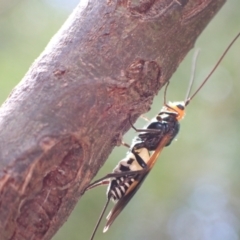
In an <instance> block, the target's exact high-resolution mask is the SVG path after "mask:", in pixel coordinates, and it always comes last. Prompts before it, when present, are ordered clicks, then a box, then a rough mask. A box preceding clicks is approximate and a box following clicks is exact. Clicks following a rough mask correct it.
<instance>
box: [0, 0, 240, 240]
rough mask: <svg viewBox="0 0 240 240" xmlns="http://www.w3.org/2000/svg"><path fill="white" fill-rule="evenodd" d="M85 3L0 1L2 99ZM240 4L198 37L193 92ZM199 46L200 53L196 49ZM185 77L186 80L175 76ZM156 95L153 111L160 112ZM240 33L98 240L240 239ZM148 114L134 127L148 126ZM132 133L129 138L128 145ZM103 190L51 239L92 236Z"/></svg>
mask: <svg viewBox="0 0 240 240" xmlns="http://www.w3.org/2000/svg"><path fill="white" fill-rule="evenodd" d="M77 4H78V1H77V0H2V1H0V69H1V71H0V102H1V103H2V102H3V101H4V100H5V99H6V98H7V96H8V95H9V93H10V92H11V90H12V88H13V87H14V86H15V85H16V84H17V83H18V82H19V81H20V80H21V78H22V77H23V76H24V74H25V73H26V71H27V70H28V68H29V66H30V65H31V63H32V62H33V61H34V59H35V58H37V57H38V55H39V54H40V53H41V52H42V50H43V49H44V47H45V46H46V45H47V43H48V42H49V40H50V39H51V37H52V36H53V35H54V34H55V33H56V32H57V31H58V29H59V28H60V27H61V25H62V24H63V22H64V21H65V20H66V19H67V17H68V15H69V14H70V13H71V11H72V10H73V9H74V7H75V6H76V5H77ZM239 9H240V1H239V0H229V1H227V3H226V4H225V6H224V7H223V8H222V10H221V11H220V12H219V13H218V14H217V16H216V17H215V18H214V19H213V20H212V22H211V23H210V24H209V25H208V27H207V28H206V29H205V30H204V32H203V33H202V35H201V36H200V38H199V39H198V41H197V43H196V47H197V48H200V49H201V52H200V57H199V59H198V62H197V77H196V81H195V85H194V88H196V87H197V86H198V85H199V83H200V82H201V81H202V80H203V79H204V77H205V76H206V74H207V73H208V72H209V71H210V70H211V68H212V67H213V65H214V64H215V63H216V62H217V60H218V59H219V57H220V55H221V54H222V52H223V51H224V50H225V48H226V46H227V45H228V44H229V42H230V41H231V40H232V39H233V37H235V35H236V34H237V33H238V32H239V31H240V11H239ZM193 51H194V50H193ZM193 51H191V52H190V53H189V54H188V56H187V57H186V59H185V60H184V61H183V62H182V64H181V65H180V67H179V69H178V70H177V72H176V73H175V74H174V76H173V77H172V79H171V84H170V86H169V88H168V93H167V98H168V99H169V100H171V101H176V100H177V101H178V100H183V99H184V97H185V93H186V89H187V87H188V82H189V77H190V69H191V64H192V55H193ZM178 80H179V81H178ZM162 103H163V96H162V93H160V94H159V95H158V96H157V97H156V98H155V100H154V104H153V106H152V109H151V111H150V112H148V113H146V116H147V117H149V118H152V117H153V116H154V115H155V114H156V113H157V112H158V111H159V110H160V108H161V106H162ZM239 104H240V39H239V40H238V41H237V43H235V45H234V46H233V47H232V49H231V50H230V52H229V53H228V54H227V56H226V57H225V59H224V61H223V62H222V63H221V65H220V66H219V68H218V70H217V71H216V73H215V74H214V76H213V77H212V78H211V80H210V81H209V82H208V84H207V85H206V86H205V87H204V88H203V89H202V91H201V92H200V93H199V94H198V95H197V97H196V98H195V99H194V100H193V101H192V103H191V104H190V105H189V107H188V109H187V115H186V117H185V119H184V120H183V121H182V123H181V131H180V134H179V135H178V137H177V141H174V142H173V143H172V144H171V146H169V147H168V148H166V149H165V150H164V152H163V154H162V155H161V157H160V159H159V161H158V163H157V164H156V166H155V168H154V169H153V171H152V172H151V174H150V175H149V176H148V178H147V179H146V181H145V182H144V184H143V186H142V187H141V189H140V190H139V192H138V193H137V194H136V196H135V197H134V198H133V199H132V201H131V202H130V203H129V205H128V206H127V207H126V208H125V209H124V211H123V212H122V213H121V214H120V216H119V218H118V219H117V220H116V222H115V223H114V224H113V226H112V227H111V228H110V230H109V231H108V232H107V233H105V234H103V233H102V228H103V224H104V222H105V220H103V223H102V224H101V226H100V229H99V231H98V232H97V235H96V239H98V240H101V239H105V240H108V239H109V240H110V239H114V240H120V239H138V240H146V239H151V240H157V239H161V240H238V239H240V224H239V223H240V176H239V172H240V160H239V156H240V146H239V139H240V136H239V135H240V123H239V119H240V109H239ZM144 124H146V123H145V122H144V120H142V119H139V120H138V122H137V123H136V124H135V125H136V126H137V127H142V126H143V125H144ZM133 136H134V131H132V130H130V131H129V132H128V133H127V134H126V136H124V140H125V141H126V142H131V139H132V138H133ZM125 154H126V149H125V148H124V147H116V148H115V149H114V151H113V152H112V154H111V155H110V157H109V159H108V161H107V163H106V164H105V165H104V166H103V167H102V169H101V171H100V172H99V174H98V177H100V176H103V175H105V174H106V173H108V172H111V171H112V169H113V168H114V167H115V165H116V164H117V162H118V161H119V160H121V159H122V158H123V157H124V156H125ZM105 192H106V189H105V188H104V187H100V188H99V189H94V190H92V191H89V192H87V193H86V194H85V195H84V196H83V198H82V199H81V201H80V202H79V203H78V205H77V207H76V208H75V210H74V211H73V213H72V214H71V216H70V218H69V219H68V221H67V222H66V223H65V224H64V226H63V227H62V228H61V229H60V230H59V232H58V233H57V234H56V235H55V237H54V238H53V239H54V240H65V239H71V240H80V239H83V240H85V239H89V237H90V235H91V232H92V230H93V227H94V226H95V224H96V221H97V219H98V216H99V214H100V212H101V209H102V207H103V205H104V203H105V201H106V195H105Z"/></svg>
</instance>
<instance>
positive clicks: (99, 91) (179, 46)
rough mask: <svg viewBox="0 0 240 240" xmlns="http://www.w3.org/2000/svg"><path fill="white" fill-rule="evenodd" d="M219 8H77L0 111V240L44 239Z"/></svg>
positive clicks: (150, 0)
mask: <svg viewBox="0 0 240 240" xmlns="http://www.w3.org/2000/svg"><path fill="white" fill-rule="evenodd" d="M224 2H225V0H204V1H199V0H191V1H188V0H141V1H140V0H137V1H131V0H108V1H107V0H104V1H99V0H91V1H89V2H88V3H87V4H84V3H80V5H79V6H78V7H77V8H76V10H75V11H74V12H73V13H72V15H71V16H70V17H69V19H68V20H67V21H66V23H65V24H64V26H63V27H62V28H61V29H60V31H59V32H58V33H57V34H56V35H55V36H54V38H53V39H52V40H51V41H50V43H49V45H48V46H47V48H46V49H45V50H44V52H43V53H42V54H41V56H40V57H39V58H38V59H37V60H36V61H35V62H34V63H33V65H32V66H31V68H30V70H29V72H28V73H27V74H26V75H25V77H24V78H23V80H22V81H21V82H20V84H19V85H18V86H17V87H16V88H15V89H14V90H13V92H12V93H11V95H10V96H9V98H8V99H7V100H6V102H5V103H4V104H3V106H2V107H1V109H0V129H1V130H0V131H1V135H0V194H1V205H0V234H1V240H5V239H11V240H27V239H34V240H39V239H41V240H43V239H44V240H47V239H51V237H52V236H53V235H54V234H55V232H56V231H57V230H58V229H59V227H60V226H61V225H62V224H63V223H64V222H65V221H66V219H67V217H68V216H69V214H70V213H71V211H72V210H73V208H74V206H75V204H76V203H77V201H78V200H79V198H80V196H81V194H82V192H83V190H84V188H85V187H86V186H87V185H88V184H89V182H90V181H91V179H92V178H93V177H94V176H95V174H96V172H97V171H98V170H99V168H100V167H101V166H102V165H103V163H104V162H105V160H106V159H107V157H108V155H109V154H110V152H111V151H112V149H113V147H114V146H115V145H116V144H118V143H119V139H121V136H122V135H123V134H124V133H125V132H126V131H127V130H128V129H129V128H130V124H129V121H128V118H129V115H131V117H132V119H133V120H135V119H136V118H137V117H139V115H140V114H142V113H144V112H146V111H147V110H148V109H149V107H150V105H151V103H152V100H153V97H154V95H155V94H157V92H158V91H159V90H160V89H161V87H162V86H163V85H164V84H165V83H166V81H168V80H169V79H170V77H171V76H172V74H173V72H174V71H175V70H176V68H177V67H178V65H179V63H180V62H181V60H182V59H183V58H184V56H185V55H186V54H187V52H188V51H189V50H190V49H191V48H192V47H193V45H194V42H195V41H196V38H197V37H198V36H199V34H200V33H201V32H202V30H203V29H204V28H205V27H206V25H207V24H208V23H209V21H210V20H211V19H212V17H213V16H214V15H215V14H216V13H217V11H218V10H219V8H220V7H221V6H222V5H223V4H224ZM79 217H81V216H79ZM86 224H87V223H86Z"/></svg>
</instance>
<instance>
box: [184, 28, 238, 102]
mask: <svg viewBox="0 0 240 240" xmlns="http://www.w3.org/2000/svg"><path fill="white" fill-rule="evenodd" d="M239 36H240V32H239V33H238V34H237V36H236V37H235V38H234V39H233V40H232V42H231V43H230V44H229V45H228V47H227V48H226V50H225V51H224V53H223V54H222V56H221V57H220V59H219V60H218V62H217V63H216V65H215V66H214V67H213V69H212V71H211V72H210V73H209V74H208V76H207V77H206V78H205V80H204V81H203V82H202V84H201V85H200V86H199V88H198V89H197V90H196V92H195V93H194V94H193V95H192V96H191V97H189V98H188V99H187V100H186V102H185V106H187V105H188V104H189V103H190V101H191V100H192V99H193V98H194V97H195V96H196V94H197V93H198V92H199V91H200V89H201V88H202V87H203V86H204V84H205V83H206V82H207V80H208V79H209V78H210V77H211V76H212V74H213V73H214V71H215V70H216V68H217V67H218V65H219V64H220V62H221V61H222V60H223V58H224V57H225V55H226V54H227V52H228V50H229V49H230V48H231V47H232V45H233V44H234V42H235V41H236V40H237V39H238V38H239Z"/></svg>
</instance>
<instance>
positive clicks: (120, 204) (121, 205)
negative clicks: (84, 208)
mask: <svg viewBox="0 0 240 240" xmlns="http://www.w3.org/2000/svg"><path fill="white" fill-rule="evenodd" d="M170 138H171V136H170V135H169V134H166V135H165V136H164V137H163V138H162V140H161V141H160V143H159V145H158V147H157V148H156V150H155V151H154V153H153V154H152V155H151V157H150V159H149V161H148V162H147V168H146V170H145V169H143V170H142V172H141V173H139V174H138V175H139V176H138V178H137V179H136V181H135V182H133V184H132V185H131V186H130V187H129V189H128V191H127V192H126V195H125V196H124V197H123V198H121V199H120V200H119V201H118V202H117V203H116V205H115V206H114V207H113V209H112V210H111V211H110V213H109V214H108V216H107V223H106V225H105V227H104V229H103V232H106V231H107V230H108V229H109V227H110V226H111V225H112V224H113V222H114V220H115V219H116V218H117V217H118V215H119V214H120V212H121V211H122V210H123V209H124V207H125V206H126V205H127V204H128V202H129V201H130V200H131V199H132V197H133V196H134V194H135V193H136V192H137V190H138V189H139V188H140V186H141V185H142V183H143V181H144V180H145V178H146V177H147V175H148V173H149V172H150V171H151V169H152V168H153V166H154V164H155V162H156V160H157V158H158V156H159V154H160V153H161V151H162V149H163V148H164V147H165V146H166V144H167V143H168V142H169V139H170Z"/></svg>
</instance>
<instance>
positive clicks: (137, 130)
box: [129, 116, 162, 133]
mask: <svg viewBox="0 0 240 240" xmlns="http://www.w3.org/2000/svg"><path fill="white" fill-rule="evenodd" d="M129 123H130V125H131V127H132V128H133V129H134V130H135V131H136V132H145V133H160V132H162V130H160V129H138V128H135V127H134V125H133V123H132V121H131V117H130V116H129Z"/></svg>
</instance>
